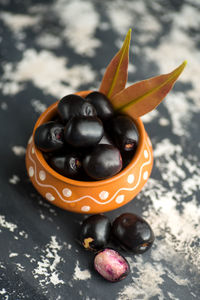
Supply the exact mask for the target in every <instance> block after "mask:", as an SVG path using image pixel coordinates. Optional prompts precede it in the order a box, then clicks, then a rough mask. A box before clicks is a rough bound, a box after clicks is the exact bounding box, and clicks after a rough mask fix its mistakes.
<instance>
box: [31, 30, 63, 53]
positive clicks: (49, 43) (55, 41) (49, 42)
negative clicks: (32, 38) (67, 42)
mask: <svg viewBox="0 0 200 300" xmlns="http://www.w3.org/2000/svg"><path fill="white" fill-rule="evenodd" d="M36 42H37V44H38V45H40V46H41V47H43V48H48V49H56V48H58V47H59V46H60V45H61V42H62V40H61V39H60V37H58V36H56V35H53V34H50V33H42V34H40V35H39V37H38V38H37V40H36Z"/></svg>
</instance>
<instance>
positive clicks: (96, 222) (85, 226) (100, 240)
mask: <svg viewBox="0 0 200 300" xmlns="http://www.w3.org/2000/svg"><path fill="white" fill-rule="evenodd" d="M110 230H111V223H110V221H109V219H108V218H107V217H106V216H104V215H102V214H98V215H93V216H90V217H88V218H87V219H85V220H84V221H83V223H82V225H81V230H80V235H79V240H80V243H81V245H82V246H83V247H84V248H85V249H87V250H93V251H97V250H99V249H102V248H104V247H105V246H106V245H107V243H108V241H109V237H110Z"/></svg>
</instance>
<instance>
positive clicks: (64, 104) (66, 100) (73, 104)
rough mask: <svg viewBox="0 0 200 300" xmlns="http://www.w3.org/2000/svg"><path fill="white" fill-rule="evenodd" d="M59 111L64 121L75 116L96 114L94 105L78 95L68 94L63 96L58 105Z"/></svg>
mask: <svg viewBox="0 0 200 300" xmlns="http://www.w3.org/2000/svg"><path fill="white" fill-rule="evenodd" d="M57 111H58V114H59V116H60V117H61V119H62V120H63V122H65V123H66V122H67V121H68V120H69V119H71V118H72V117H75V116H95V115H96V110H95V108H94V106H93V105H92V104H91V103H90V102H89V101H87V100H85V99H84V98H82V97H80V96H78V95H73V94H71V95H68V96H65V97H63V98H62V99H61V100H60V101H59V103H58V106H57Z"/></svg>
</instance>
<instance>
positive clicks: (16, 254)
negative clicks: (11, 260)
mask: <svg viewBox="0 0 200 300" xmlns="http://www.w3.org/2000/svg"><path fill="white" fill-rule="evenodd" d="M18 255H19V254H18V253H15V252H13V253H10V254H9V257H16V256H18Z"/></svg>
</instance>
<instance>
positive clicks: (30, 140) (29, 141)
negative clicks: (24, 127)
mask: <svg viewBox="0 0 200 300" xmlns="http://www.w3.org/2000/svg"><path fill="white" fill-rule="evenodd" d="M32 140H33V136H32V135H31V137H30V139H29V140H28V144H30V143H31V142H32Z"/></svg>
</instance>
